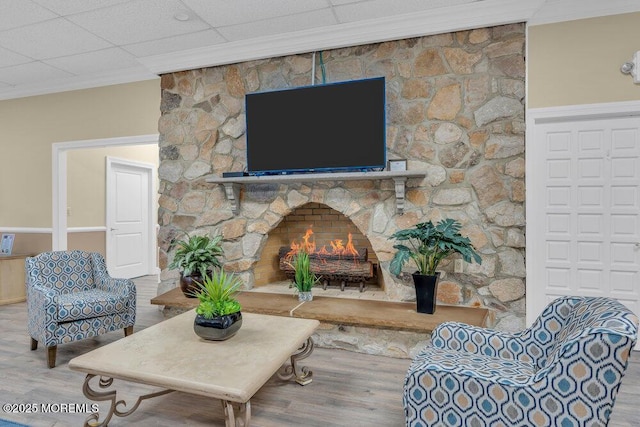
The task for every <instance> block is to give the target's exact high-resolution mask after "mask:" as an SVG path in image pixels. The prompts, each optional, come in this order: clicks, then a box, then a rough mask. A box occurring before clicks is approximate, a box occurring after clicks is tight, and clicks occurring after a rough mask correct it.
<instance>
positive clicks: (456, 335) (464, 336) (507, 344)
mask: <svg viewBox="0 0 640 427" xmlns="http://www.w3.org/2000/svg"><path fill="white" fill-rule="evenodd" d="M522 334H523V332H518V333H508V332H502V331H496V330H492V329H486V328H480V327H477V326H472V325H467V324H464V323H459V322H444V323H441V324H440V325H438V326H437V327H436V328H435V329H434V330H433V332H432V333H431V343H432V345H433V346H434V347H438V348H443V349H450V350H462V351H466V352H467V353H473V354H481V355H485V356H492V357H500V358H502V359H515V360H519V361H523V362H532V359H531V357H530V355H528V354H527V353H526V345H525V343H524V342H523V340H522V339H521V335H522Z"/></svg>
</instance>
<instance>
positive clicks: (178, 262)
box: [168, 235, 224, 297]
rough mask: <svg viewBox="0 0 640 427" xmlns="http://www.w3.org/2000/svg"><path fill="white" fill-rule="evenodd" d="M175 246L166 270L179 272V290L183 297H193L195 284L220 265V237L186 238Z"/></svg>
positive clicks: (196, 236) (221, 253)
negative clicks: (171, 259)
mask: <svg viewBox="0 0 640 427" xmlns="http://www.w3.org/2000/svg"><path fill="white" fill-rule="evenodd" d="M175 244H176V246H177V247H178V248H177V249H176V252H175V254H174V256H173V261H171V263H170V264H169V266H168V268H170V269H178V270H179V271H180V288H181V289H182V292H183V293H184V294H185V296H187V297H193V292H194V291H195V290H197V288H196V287H195V283H196V282H202V280H203V278H204V277H205V276H206V275H207V274H209V273H210V272H211V270H212V269H213V268H215V267H220V265H221V264H220V260H219V259H218V258H219V257H221V256H222V255H223V254H224V251H223V249H222V236H221V235H215V236H213V237H210V236H207V235H204V236H199V235H193V236H187V238H185V239H183V240H178V241H177V242H175Z"/></svg>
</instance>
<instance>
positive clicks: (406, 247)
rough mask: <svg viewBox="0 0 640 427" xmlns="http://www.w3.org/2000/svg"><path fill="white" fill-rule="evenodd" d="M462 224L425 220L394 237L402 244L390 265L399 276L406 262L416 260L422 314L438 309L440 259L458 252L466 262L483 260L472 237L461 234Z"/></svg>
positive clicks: (417, 293) (418, 302)
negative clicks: (472, 241)
mask: <svg viewBox="0 0 640 427" xmlns="http://www.w3.org/2000/svg"><path fill="white" fill-rule="evenodd" d="M461 228H462V225H461V224H460V223H459V222H458V221H456V220H454V219H451V218H447V219H443V220H442V221H440V222H438V224H437V225H434V224H433V222H431V221H428V222H422V223H419V224H416V225H415V226H414V227H412V228H407V229H403V230H399V231H396V232H395V233H394V234H393V235H392V236H391V238H392V239H395V240H397V241H398V242H399V243H398V244H396V245H394V246H393V247H394V248H395V249H396V250H397V252H396V253H395V255H394V257H393V259H392V260H391V264H390V268H389V269H390V271H391V273H392V274H395V275H396V276H397V275H399V274H400V273H401V272H402V268H403V267H404V265H405V264H406V263H407V262H409V261H412V262H413V263H414V264H415V266H416V268H417V270H416V271H415V273H413V274H412V276H413V283H414V285H415V288H416V306H417V311H418V312H420V313H428V314H433V313H435V310H436V294H437V290H438V279H439V277H440V273H439V272H437V271H436V269H437V268H438V264H440V261H442V260H443V259H445V258H446V257H448V256H449V255H451V254H454V253H457V254H460V255H461V256H462V259H463V260H464V261H466V262H473V261H475V262H477V263H478V264H481V263H482V258H480V255H478V253H477V252H476V250H475V248H474V247H473V245H472V244H471V240H469V238H468V237H465V236H462V235H461V234H460V229H461Z"/></svg>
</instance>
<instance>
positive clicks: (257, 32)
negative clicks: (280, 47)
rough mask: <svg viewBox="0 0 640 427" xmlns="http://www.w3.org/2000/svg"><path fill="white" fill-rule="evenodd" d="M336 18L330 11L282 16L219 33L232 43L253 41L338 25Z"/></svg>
mask: <svg viewBox="0 0 640 427" xmlns="http://www.w3.org/2000/svg"><path fill="white" fill-rule="evenodd" d="M336 23H337V22H336V18H335V16H334V15H333V13H332V12H331V10H330V9H323V10H318V11H314V12H307V13H299V14H296V15H289V16H280V17H277V18H271V19H265V20H262V21H255V22H248V23H246V24H238V25H231V26H229V27H221V28H218V31H220V33H221V34H222V35H223V36H224V37H225V38H226V39H227V40H230V41H236V40H243V39H251V38H257V37H263V36H269V35H273V34H278V33H283V31H282V29H283V28H286V29H287V30H286V32H293V31H298V30H305V29H309V28H315V27H324V26H329V25H334V24H336Z"/></svg>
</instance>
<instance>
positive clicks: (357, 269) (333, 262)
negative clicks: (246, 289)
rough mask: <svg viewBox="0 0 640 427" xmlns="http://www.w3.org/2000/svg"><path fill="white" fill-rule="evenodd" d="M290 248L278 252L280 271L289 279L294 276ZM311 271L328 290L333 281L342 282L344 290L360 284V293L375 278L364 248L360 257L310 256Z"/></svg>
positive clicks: (359, 253)
mask: <svg viewBox="0 0 640 427" xmlns="http://www.w3.org/2000/svg"><path fill="white" fill-rule="evenodd" d="M289 253H290V248H288V247H286V246H283V247H281V248H280V250H279V251H278V255H279V258H280V260H279V266H280V270H282V271H284V272H285V274H286V275H287V277H289V278H292V277H293V275H294V273H295V272H294V270H293V267H292V266H291V260H292V259H293V256H295V255H293V256H289ZM309 260H310V264H311V271H312V272H313V273H315V274H316V275H317V276H319V277H320V280H321V282H322V287H323V288H324V289H327V286H328V285H329V282H330V281H332V280H338V281H340V288H341V289H342V290H344V288H345V285H346V284H347V283H359V284H360V292H362V291H363V290H364V282H366V281H367V280H371V279H372V278H373V277H374V268H373V263H372V262H371V261H368V260H367V249H366V248H362V249H360V250H359V251H358V255H356V256H353V255H346V256H345V255H342V256H340V255H336V254H328V255H323V254H319V253H312V254H309Z"/></svg>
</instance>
